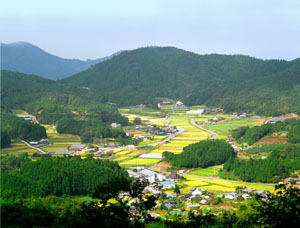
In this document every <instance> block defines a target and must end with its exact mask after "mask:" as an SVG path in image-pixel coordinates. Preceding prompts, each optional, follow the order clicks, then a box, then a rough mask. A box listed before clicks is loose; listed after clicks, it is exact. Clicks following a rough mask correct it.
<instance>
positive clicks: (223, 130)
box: [205, 118, 264, 135]
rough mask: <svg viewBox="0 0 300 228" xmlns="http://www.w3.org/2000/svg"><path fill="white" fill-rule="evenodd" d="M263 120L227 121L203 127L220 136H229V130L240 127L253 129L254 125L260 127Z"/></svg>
mask: <svg viewBox="0 0 300 228" xmlns="http://www.w3.org/2000/svg"><path fill="white" fill-rule="evenodd" d="M263 120H264V119H263V118H262V119H254V118H243V119H228V120H226V121H222V122H219V123H216V124H210V125H205V128H207V129H209V130H212V131H215V132H216V133H218V134H220V135H230V130H233V129H236V128H239V127H242V126H249V127H253V126H256V125H261V124H262V122H263Z"/></svg>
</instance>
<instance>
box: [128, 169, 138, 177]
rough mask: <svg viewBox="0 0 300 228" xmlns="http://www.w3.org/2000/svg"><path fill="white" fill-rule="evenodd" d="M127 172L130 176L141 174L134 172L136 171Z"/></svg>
mask: <svg viewBox="0 0 300 228" xmlns="http://www.w3.org/2000/svg"><path fill="white" fill-rule="evenodd" d="M126 171H127V173H128V174H129V175H131V176H134V177H135V176H139V173H137V172H134V171H132V170H129V169H128V170H126Z"/></svg>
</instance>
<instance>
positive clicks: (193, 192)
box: [190, 188, 205, 197]
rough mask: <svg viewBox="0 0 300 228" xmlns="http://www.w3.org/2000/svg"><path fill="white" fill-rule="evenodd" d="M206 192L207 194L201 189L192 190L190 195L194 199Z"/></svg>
mask: <svg viewBox="0 0 300 228" xmlns="http://www.w3.org/2000/svg"><path fill="white" fill-rule="evenodd" d="M204 192H205V190H204V189H199V188H191V189H190V194H191V195H192V197H196V196H201V195H202V194H203V193H204Z"/></svg>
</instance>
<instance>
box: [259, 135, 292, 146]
mask: <svg viewBox="0 0 300 228" xmlns="http://www.w3.org/2000/svg"><path fill="white" fill-rule="evenodd" d="M286 142H287V138H286V136H266V137H263V138H262V139H260V140H259V141H258V142H257V143H255V145H256V146H258V145H266V144H267V145H269V144H284V143H286Z"/></svg>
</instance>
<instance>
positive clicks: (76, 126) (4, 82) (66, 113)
mask: <svg viewBox="0 0 300 228" xmlns="http://www.w3.org/2000/svg"><path fill="white" fill-rule="evenodd" d="M1 73H2V74H1V76H2V77H1V87H2V91H1V100H2V103H1V105H2V108H5V109H8V110H12V109H23V110H26V111H27V112H29V113H30V114H32V115H35V116H36V118H37V120H38V121H39V122H40V123H42V124H56V125H57V128H58V129H59V133H69V134H76V135H80V136H81V140H82V141H83V142H93V139H94V138H98V137H99V136H100V135H102V136H103V137H114V138H118V142H119V143H120V144H124V143H126V142H130V144H132V143H133V142H132V141H131V140H130V137H127V136H126V134H125V132H124V131H123V130H121V129H112V128H111V127H110V126H109V125H110V124H111V123H113V122H116V123H120V124H122V125H127V124H128V119H127V118H126V117H123V116H122V115H121V114H120V113H119V112H118V109H117V108H116V107H114V106H111V105H107V104H102V103H100V102H97V101H96V100H91V99H89V98H88V97H85V96H82V97H80V96H77V95H73V94H70V93H68V92H67V91H66V90H65V89H64V88H63V86H61V85H59V84H57V83H56V82H55V81H52V80H49V79H44V78H42V77H39V76H35V75H26V74H21V73H17V72H12V71H2V72H1ZM16 118H17V117H16Z"/></svg>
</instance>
